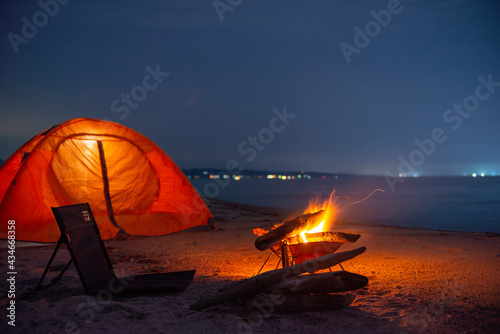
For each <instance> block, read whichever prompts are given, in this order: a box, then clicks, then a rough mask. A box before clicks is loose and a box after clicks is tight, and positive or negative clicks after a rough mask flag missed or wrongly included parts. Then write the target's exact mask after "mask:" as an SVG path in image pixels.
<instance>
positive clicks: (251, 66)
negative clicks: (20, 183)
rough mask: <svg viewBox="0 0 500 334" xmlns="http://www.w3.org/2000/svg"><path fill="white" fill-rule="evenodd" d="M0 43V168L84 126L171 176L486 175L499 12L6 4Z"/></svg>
mask: <svg viewBox="0 0 500 334" xmlns="http://www.w3.org/2000/svg"><path fill="white" fill-rule="evenodd" d="M55 4H57V6H56V5H55ZM44 7H45V9H43V8H44ZM0 30H1V31H0V35H1V36H2V38H1V43H0V54H1V62H0V157H1V158H2V159H4V160H5V159H7V158H8V157H9V156H10V155H11V154H12V153H13V152H14V151H15V149H17V148H18V147H19V146H20V145H22V144H23V143H24V142H26V141H27V140H29V139H30V138H31V137H33V136H34V135H36V134H37V133H39V132H41V131H43V130H45V129H46V128H48V127H50V126H52V125H55V124H58V123H61V122H64V121H66V120H69V119H72V118H78V117H90V118H99V119H107V120H111V121H114V122H119V123H122V124H124V125H125V126H128V127H130V128H132V129H134V130H136V131H139V132H141V133H142V134H144V135H146V136H147V137H149V138H150V139H152V140H153V141H154V142H155V143H157V144H158V145H159V146H160V147H161V148H162V149H163V150H164V151H165V152H166V153H167V154H168V155H169V156H170V157H171V158H172V159H173V160H174V161H175V162H176V163H177V164H178V165H179V166H180V167H181V168H196V167H213V168H221V169H223V168H225V166H226V164H227V162H228V161H231V160H235V161H237V163H238V164H239V165H240V166H241V167H243V168H248V169H281V170H308V171H321V172H334V173H361V174H384V173H392V174H398V173H399V172H400V171H401V170H402V171H404V172H408V174H411V175H413V174H415V175H431V174H458V175H462V174H469V175H470V174H472V173H473V172H478V173H481V172H484V173H486V174H493V173H496V174H497V175H498V174H500V153H499V152H500V131H499V129H500V38H499V37H500V5H499V4H498V1H493V0H492V1H462V0H446V1H435V0H432V1H431V0H429V1H423V0H422V1H419V0H415V1H408V0H401V1H394V0H390V1H387V0H384V1H368V0H365V1H272V2H271V1H249V0H246V1H241V0H229V1H228V0H221V1H215V2H214V1H212V0H204V1H191V0H187V1H186V0H183V1H160V0H157V1H130V0H125V1H123V0H112V1H98V0H95V1H67V0H64V1H63V0H60V1H59V3H58V2H56V0H41V2H37V1H34V0H26V1H14V0H9V1H2V3H1V4H0ZM401 166H404V167H401ZM408 166H410V167H411V168H410V167H408ZM401 168H402V169H401ZM398 169H399V170H398Z"/></svg>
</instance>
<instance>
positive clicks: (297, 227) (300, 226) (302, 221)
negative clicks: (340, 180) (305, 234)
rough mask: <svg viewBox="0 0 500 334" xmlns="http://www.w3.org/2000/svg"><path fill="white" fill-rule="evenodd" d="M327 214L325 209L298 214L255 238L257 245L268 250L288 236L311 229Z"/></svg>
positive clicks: (259, 248) (258, 247) (260, 248)
mask: <svg viewBox="0 0 500 334" xmlns="http://www.w3.org/2000/svg"><path fill="white" fill-rule="evenodd" d="M324 215H325V211H324V210H321V211H318V212H315V213H307V214H305V215H302V216H298V217H296V218H294V219H292V220H288V221H285V222H284V223H283V224H282V225H281V226H279V227H278V228H276V229H274V230H271V231H269V232H267V233H266V234H264V235H262V236H260V237H259V238H257V240H255V247H257V249H258V250H261V251H263V250H266V249H268V248H269V247H271V246H273V245H275V244H277V243H278V242H280V241H281V240H283V239H286V238H287V237H288V236H290V235H293V234H294V233H298V232H300V231H303V230H310V229H312V228H313V227H314V226H316V225H317V224H318V223H319V222H320V221H321V220H320V219H321V218H323V217H324Z"/></svg>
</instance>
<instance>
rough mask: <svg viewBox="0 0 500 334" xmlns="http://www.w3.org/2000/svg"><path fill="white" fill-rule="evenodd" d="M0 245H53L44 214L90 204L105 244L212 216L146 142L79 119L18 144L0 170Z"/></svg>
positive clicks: (49, 219) (50, 222) (54, 234)
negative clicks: (11, 234)
mask: <svg viewBox="0 0 500 334" xmlns="http://www.w3.org/2000/svg"><path fill="white" fill-rule="evenodd" d="M0 180H1V181H0V221H1V225H0V238H7V226H8V224H7V222H8V221H9V220H15V230H16V239H18V240H27V241H38V242H54V241H57V239H58V238H59V235H60V232H59V229H58V227H57V224H56V222H55V219H54V216H53V215H52V211H51V209H50V207H57V206H63V205H69V204H75V203H84V202H89V204H90V207H91V208H92V212H93V213H94V216H95V219H96V220H97V224H98V225H99V229H100V230H101V236H102V238H103V239H109V238H113V237H115V236H116V235H117V234H119V233H127V234H131V235H146V236H151V235H162V234H168V233H173V232H176V231H180V230H183V229H186V228H189V227H193V226H196V225H203V224H206V223H207V221H208V219H209V218H210V217H212V214H211V213H210V211H209V210H208V208H207V207H206V206H205V204H204V203H203V201H202V200H201V198H200V196H199V195H198V194H197V192H196V190H195V189H194V188H193V186H192V185H191V183H190V182H189V180H188V179H187V178H186V176H185V175H184V174H183V173H182V171H181V170H180V169H179V167H177V165H176V164H175V163H174V162H173V161H172V159H170V158H169V157H168V156H167V155H166V154H165V152H163V151H162V150H161V149H160V148H159V147H158V146H156V144H154V143H153V142H152V141H151V140H149V139H148V138H146V137H144V136H143V135H141V134H140V133H138V132H136V131H134V130H131V129H129V128H127V127H125V126H123V125H120V124H116V123H113V122H108V121H101V120H96V119H88V118H78V119H74V120H70V121H67V122H65V123H62V124H59V125H56V126H54V127H52V128H50V129H48V130H46V131H44V132H42V133H40V134H39V135H37V136H35V137H34V138H33V139H31V140H30V141H28V142H27V143H26V144H24V145H23V146H22V147H21V148H19V149H18V150H17V151H16V152H15V153H14V154H13V155H12V156H11V157H10V158H9V159H8V160H7V161H6V162H4V163H3V165H2V166H0Z"/></svg>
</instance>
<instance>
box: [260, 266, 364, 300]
mask: <svg viewBox="0 0 500 334" xmlns="http://www.w3.org/2000/svg"><path fill="white" fill-rule="evenodd" d="M367 284H368V278H367V277H365V276H362V275H358V274H354V273H350V272H347V271H335V272H332V273H321V274H314V275H302V276H298V277H294V278H290V279H287V280H284V281H282V282H279V283H276V284H274V285H271V286H270V287H268V288H267V289H266V290H265V291H266V292H268V293H272V292H273V291H281V292H282V293H285V294H311V293H334V292H344V291H352V290H358V289H362V288H364V287H365V286H366V285H367Z"/></svg>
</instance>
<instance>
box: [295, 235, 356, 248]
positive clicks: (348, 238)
mask: <svg viewBox="0 0 500 334" xmlns="http://www.w3.org/2000/svg"><path fill="white" fill-rule="evenodd" d="M360 237H361V235H360V234H350V233H342V232H318V233H308V234H307V242H342V243H350V242H356V241H358V239H359V238H360ZM286 241H287V242H288V244H289V245H293V244H299V243H302V242H303V241H302V238H301V236H300V235H294V236H291V237H288V238H287V239H286Z"/></svg>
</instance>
